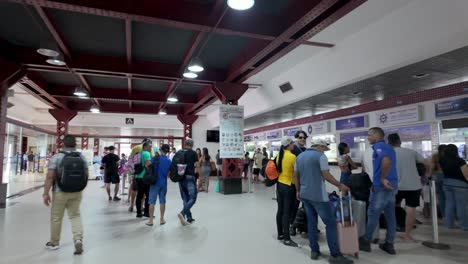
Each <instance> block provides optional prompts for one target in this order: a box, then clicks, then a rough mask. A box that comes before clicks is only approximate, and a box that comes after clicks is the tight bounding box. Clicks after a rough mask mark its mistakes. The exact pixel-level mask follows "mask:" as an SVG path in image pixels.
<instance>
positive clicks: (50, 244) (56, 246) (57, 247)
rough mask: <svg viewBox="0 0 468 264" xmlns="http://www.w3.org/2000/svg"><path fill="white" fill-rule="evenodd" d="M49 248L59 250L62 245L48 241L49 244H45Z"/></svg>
mask: <svg viewBox="0 0 468 264" xmlns="http://www.w3.org/2000/svg"><path fill="white" fill-rule="evenodd" d="M45 246H46V248H47V249H50V250H57V249H59V248H60V246H59V245H58V244H54V243H52V242H47V244H46V245H45Z"/></svg>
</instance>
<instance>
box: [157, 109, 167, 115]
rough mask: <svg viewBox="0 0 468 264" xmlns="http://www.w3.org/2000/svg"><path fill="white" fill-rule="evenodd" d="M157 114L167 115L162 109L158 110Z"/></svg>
mask: <svg viewBox="0 0 468 264" xmlns="http://www.w3.org/2000/svg"><path fill="white" fill-rule="evenodd" d="M158 115H167V113H166V111H164V110H163V109H161V110H159V113H158Z"/></svg>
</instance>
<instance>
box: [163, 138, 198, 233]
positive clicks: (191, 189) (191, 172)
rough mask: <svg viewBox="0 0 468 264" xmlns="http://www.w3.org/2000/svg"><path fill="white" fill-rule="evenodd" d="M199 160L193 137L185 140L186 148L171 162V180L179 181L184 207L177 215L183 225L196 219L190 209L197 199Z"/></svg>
mask: <svg viewBox="0 0 468 264" xmlns="http://www.w3.org/2000/svg"><path fill="white" fill-rule="evenodd" d="M197 162H198V154H197V152H195V151H194V150H193V139H191V138H187V139H186V140H185V146H184V149H182V150H180V151H178V152H177V153H176V154H175V155H174V158H173V159H172V163H171V175H170V177H171V180H172V181H173V182H178V183H179V189H180V196H181V198H182V202H183V204H184V208H183V209H182V211H181V212H180V213H179V214H178V215H177V216H178V217H179V220H180V223H181V224H182V225H184V226H185V225H188V224H191V223H193V222H194V221H195V219H193V217H192V212H191V211H190V209H191V208H192V207H193V206H194V205H195V202H196V201H197V187H196V181H195V164H196V163H197Z"/></svg>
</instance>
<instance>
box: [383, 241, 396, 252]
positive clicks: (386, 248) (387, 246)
mask: <svg viewBox="0 0 468 264" xmlns="http://www.w3.org/2000/svg"><path fill="white" fill-rule="evenodd" d="M379 248H380V249H381V250H383V251H385V252H387V253H388V254H390V255H396V251H395V247H394V246H393V244H390V243H388V242H385V243H384V244H380V245H379Z"/></svg>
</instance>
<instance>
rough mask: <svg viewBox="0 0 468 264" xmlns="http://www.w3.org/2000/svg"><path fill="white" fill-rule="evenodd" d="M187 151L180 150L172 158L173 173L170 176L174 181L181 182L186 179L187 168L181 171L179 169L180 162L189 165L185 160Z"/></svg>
mask: <svg viewBox="0 0 468 264" xmlns="http://www.w3.org/2000/svg"><path fill="white" fill-rule="evenodd" d="M185 153H186V151H185V150H179V151H177V152H176V154H175V155H174V157H173V158H172V162H171V173H170V176H169V178H170V179H171V181H173V182H181V181H183V180H184V179H185V169H184V170H181V171H180V172H179V171H178V169H177V165H178V164H180V165H185V166H187V162H186V161H185Z"/></svg>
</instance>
